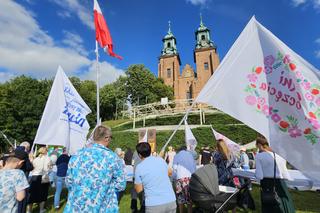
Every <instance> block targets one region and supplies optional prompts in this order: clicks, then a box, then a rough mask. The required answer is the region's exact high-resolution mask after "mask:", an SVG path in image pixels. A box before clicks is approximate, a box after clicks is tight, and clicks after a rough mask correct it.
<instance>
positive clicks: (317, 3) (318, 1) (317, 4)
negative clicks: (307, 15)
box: [313, 0, 320, 9]
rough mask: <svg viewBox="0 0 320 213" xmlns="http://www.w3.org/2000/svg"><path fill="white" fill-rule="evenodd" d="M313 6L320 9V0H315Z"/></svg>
mask: <svg viewBox="0 0 320 213" xmlns="http://www.w3.org/2000/svg"><path fill="white" fill-rule="evenodd" d="M313 7H314V8H315V9H320V0H313Z"/></svg>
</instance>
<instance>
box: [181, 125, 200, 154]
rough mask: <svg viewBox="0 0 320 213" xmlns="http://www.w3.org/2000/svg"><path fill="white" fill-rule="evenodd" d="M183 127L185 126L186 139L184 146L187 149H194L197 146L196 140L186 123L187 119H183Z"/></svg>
mask: <svg viewBox="0 0 320 213" xmlns="http://www.w3.org/2000/svg"><path fill="white" fill-rule="evenodd" d="M184 127H185V141H186V146H187V148H188V150H193V151H194V150H195V149H196V147H197V144H198V143H197V140H196V138H195V137H194V135H193V133H192V131H191V129H190V127H189V125H188V123H187V120H184Z"/></svg>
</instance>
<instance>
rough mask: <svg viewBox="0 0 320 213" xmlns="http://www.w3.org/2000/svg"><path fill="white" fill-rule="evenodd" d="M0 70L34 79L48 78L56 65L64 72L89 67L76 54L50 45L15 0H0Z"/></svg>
mask: <svg viewBox="0 0 320 213" xmlns="http://www.w3.org/2000/svg"><path fill="white" fill-rule="evenodd" d="M0 8H1V9H2V12H1V13H0V67H3V68H5V69H6V70H11V71H15V73H16V74H19V73H20V74H22V73H23V74H29V75H32V76H34V77H40V78H42V77H52V76H53V75H54V73H55V72H56V68H57V66H58V65H59V64H60V65H62V66H63V67H64V69H65V70H67V71H69V72H70V71H75V70H77V69H80V68H81V67H83V66H86V65H87V66H88V65H90V60H89V59H88V58H86V57H85V56H82V55H80V54H79V53H78V52H77V51H75V50H73V49H71V48H69V47H66V48H63V47H59V46H57V45H55V44H54V41H53V39H52V38H51V37H50V36H49V35H48V34H47V33H46V32H45V31H43V30H42V29H41V28H40V26H39V25H38V23H37V21H36V20H35V18H34V16H33V15H32V13H31V12H30V11H28V10H26V9H25V8H24V7H22V6H21V5H19V4H17V3H15V1H0Z"/></svg>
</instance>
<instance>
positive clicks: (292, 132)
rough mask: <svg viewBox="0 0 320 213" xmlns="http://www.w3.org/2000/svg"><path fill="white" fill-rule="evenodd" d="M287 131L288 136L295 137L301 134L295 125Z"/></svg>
mask: <svg viewBox="0 0 320 213" xmlns="http://www.w3.org/2000/svg"><path fill="white" fill-rule="evenodd" d="M288 132H289V134H290V136H291V137H293V138H296V137H299V136H301V135H302V134H301V133H302V131H301V129H299V128H298V127H297V126H294V127H291V128H289V130H288Z"/></svg>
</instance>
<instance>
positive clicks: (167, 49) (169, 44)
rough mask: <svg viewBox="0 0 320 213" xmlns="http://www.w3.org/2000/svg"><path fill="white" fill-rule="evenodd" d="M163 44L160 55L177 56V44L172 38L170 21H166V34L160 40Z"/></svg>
mask: <svg viewBox="0 0 320 213" xmlns="http://www.w3.org/2000/svg"><path fill="white" fill-rule="evenodd" d="M162 42H163V49H162V51H161V54H162V55H172V54H177V53H178V51H177V46H176V44H177V42H176V38H175V37H174V35H173V33H172V32H171V21H168V33H167V35H165V36H164V38H163V39H162Z"/></svg>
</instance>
